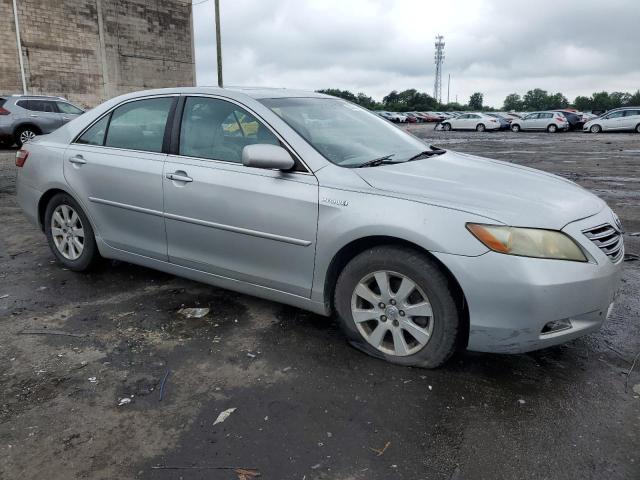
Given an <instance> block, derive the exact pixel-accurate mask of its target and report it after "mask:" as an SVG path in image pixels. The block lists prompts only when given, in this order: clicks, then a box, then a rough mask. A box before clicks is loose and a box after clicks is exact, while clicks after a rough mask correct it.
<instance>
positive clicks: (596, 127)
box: [589, 124, 602, 133]
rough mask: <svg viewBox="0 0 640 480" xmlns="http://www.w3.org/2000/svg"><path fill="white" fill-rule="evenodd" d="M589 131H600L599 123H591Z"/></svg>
mask: <svg viewBox="0 0 640 480" xmlns="http://www.w3.org/2000/svg"><path fill="white" fill-rule="evenodd" d="M589 131H590V132H591V133H600V132H602V127H601V126H600V125H597V124H596V125H591V127H590V128H589Z"/></svg>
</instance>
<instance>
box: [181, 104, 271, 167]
mask: <svg viewBox="0 0 640 480" xmlns="http://www.w3.org/2000/svg"><path fill="white" fill-rule="evenodd" d="M256 143H269V144H272V145H280V142H279V141H278V139H277V138H276V137H275V135H273V133H271V132H270V131H269V130H268V129H267V127H265V126H264V125H263V124H262V123H260V122H259V121H258V120H257V119H256V118H255V117H254V116H253V115H251V114H250V113H249V112H247V111H246V110H244V109H242V108H240V107H238V106H237V105H235V104H233V103H231V102H227V101H225V100H219V99H217V98H207V97H189V98H187V100H186V101H185V105H184V113H183V114H182V124H181V127H180V148H179V152H178V153H179V154H180V155H185V156H188V157H199V158H208V159H212V160H223V161H227V162H235V163H241V162H242V149H243V148H244V147H245V146H247V145H252V144H256Z"/></svg>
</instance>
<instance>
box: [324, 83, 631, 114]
mask: <svg viewBox="0 0 640 480" xmlns="http://www.w3.org/2000/svg"><path fill="white" fill-rule="evenodd" d="M317 91H318V92H319V93H326V94H327V95H333V96H334V97H339V98H344V99H345V100H349V101H351V102H354V103H357V104H358V105H361V106H363V107H365V108H368V109H369V110H390V111H392V112H411V111H418V112H422V111H429V110H435V111H445V112H446V111H451V110H477V111H482V110H484V111H492V110H496V108H494V107H491V106H486V105H484V96H483V94H482V93H481V92H475V93H474V94H473V95H471V97H469V101H468V102H467V103H466V104H460V103H456V102H451V103H444V104H443V103H439V102H438V101H437V100H436V99H435V98H433V97H432V96H431V95H429V94H428V93H424V92H419V91H418V90H416V89H415V88H410V89H408V90H403V91H401V92H398V91H396V90H393V91H391V92H389V94H388V95H386V96H385V97H383V99H382V101H381V102H378V101H376V100H374V99H373V98H372V97H370V96H368V95H366V94H364V93H357V94H354V93H352V92H350V91H349V90H340V89H338V88H326V89H323V90H317ZM626 106H640V90H637V91H636V92H635V93H628V92H611V93H609V92H604V91H603V92H595V93H594V94H593V95H591V96H590V97H586V96H577V97H576V98H575V100H574V101H573V102H569V100H568V99H567V97H565V96H564V95H563V94H562V93H559V92H558V93H549V92H547V91H546V90H543V89H541V88H534V89H533V90H529V91H528V92H527V93H525V94H524V95H522V96H520V95H519V94H517V93H510V94H509V95H507V96H506V98H505V99H504V102H503V105H502V108H501V109H502V110H504V111H507V112H508V111H516V112H526V111H535V110H555V109H560V108H575V109H577V110H580V111H585V112H588V111H606V110H611V109H612V108H619V107H626Z"/></svg>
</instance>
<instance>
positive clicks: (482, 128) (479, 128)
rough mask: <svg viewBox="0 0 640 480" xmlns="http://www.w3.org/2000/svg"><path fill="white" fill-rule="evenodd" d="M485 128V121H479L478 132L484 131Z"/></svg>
mask: <svg viewBox="0 0 640 480" xmlns="http://www.w3.org/2000/svg"><path fill="white" fill-rule="evenodd" d="M485 130H486V128H485V126H484V123H479V124H478V125H477V126H476V131H477V132H484V131H485Z"/></svg>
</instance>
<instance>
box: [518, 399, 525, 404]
mask: <svg viewBox="0 0 640 480" xmlns="http://www.w3.org/2000/svg"><path fill="white" fill-rule="evenodd" d="M518 403H519V404H520V405H524V404H525V403H527V402H525V401H524V400H523V399H522V398H521V399H519V400H518Z"/></svg>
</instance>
